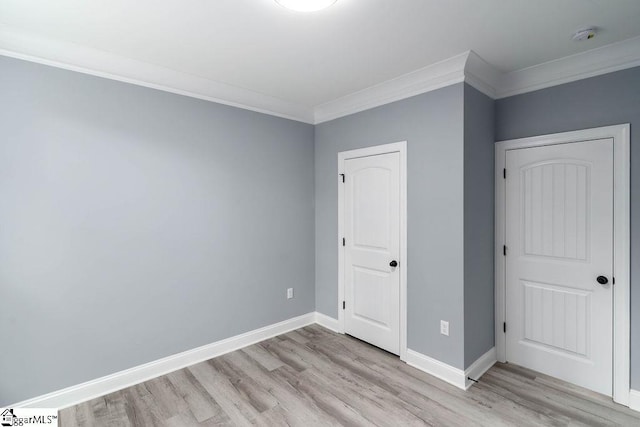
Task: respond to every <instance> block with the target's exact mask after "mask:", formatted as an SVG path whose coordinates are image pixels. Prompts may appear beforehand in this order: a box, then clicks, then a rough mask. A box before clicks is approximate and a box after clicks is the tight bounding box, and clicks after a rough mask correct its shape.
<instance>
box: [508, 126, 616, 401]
mask: <svg viewBox="0 0 640 427" xmlns="http://www.w3.org/2000/svg"><path fill="white" fill-rule="evenodd" d="M506 163H507V164H506V168H507V182H506V189H507V190H506V197H507V205H506V209H507V212H506V218H507V224H506V233H507V234H506V236H507V242H506V244H507V259H506V266H507V267H506V292H507V295H506V343H507V349H506V350H507V360H508V361H509V362H512V363H515V364H518V365H521V366H525V367H528V368H531V369H534V370H536V371H539V372H542V373H544V374H548V375H551V376H554V377H557V378H560V379H562V380H565V381H568V382H571V383H573V384H576V385H579V386H582V387H586V388H588V389H591V390H594V391H597V392H599V393H603V394H606V395H608V396H611V395H612V375H613V374H612V371H613V364H612V352H613V345H612V342H613V339H612V338H613V330H612V325H613V319H612V315H613V284H612V280H613V278H612V277H611V275H612V271H613V139H601V140H594V141H586V142H576V143H570V144H560V145H551V146H544V147H537V148H526V149H520V150H511V151H508V152H507V155H506ZM599 281H601V282H603V283H599ZM605 281H606V282H607V283H604V282H605Z"/></svg>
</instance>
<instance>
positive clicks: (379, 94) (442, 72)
mask: <svg viewBox="0 0 640 427" xmlns="http://www.w3.org/2000/svg"><path fill="white" fill-rule="evenodd" d="M468 56H469V52H465V53H462V54H460V55H456V56H454V57H452V58H449V59H446V60H444V61H440V62H437V63H435V64H432V65H429V66H427V67H424V68H421V69H419V70H416V71H413V72H410V73H407V74H404V75H402V76H399V77H396V78H394V79H391V80H387V81H385V82H382V83H379V84H377V85H374V86H370V87H368V88H366V89H363V90H360V91H358V92H355V93H352V94H349V95H346V96H343V97H341V98H338V99H335V100H333V101H329V102H326V103H324V104H321V105H318V106H317V107H316V108H315V123H316V124H318V123H323V122H327V121H329V120H333V119H337V118H339V117H343V116H348V115H350V114H354V113H358V112H360V111H364V110H369V109H371V108H375V107H379V106H381V105H385V104H389V103H391V102H394V101H399V100H401V99H406V98H410V97H412V96H415V95H419V94H421V93H425V92H430V91H432V90H436V89H440V88H442V87H445V86H450V85H452V84H455V83H460V82H463V81H464V68H465V64H466V62H467V57H468Z"/></svg>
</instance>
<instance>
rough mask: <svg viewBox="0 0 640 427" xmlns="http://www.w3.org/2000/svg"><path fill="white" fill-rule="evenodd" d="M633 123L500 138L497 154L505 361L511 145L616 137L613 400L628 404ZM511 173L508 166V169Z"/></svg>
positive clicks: (500, 348)
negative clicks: (507, 177)
mask: <svg viewBox="0 0 640 427" xmlns="http://www.w3.org/2000/svg"><path fill="white" fill-rule="evenodd" d="M629 135H630V126H629V124H623V125H617V126H607V127H601V128H594V129H585V130H579V131H575V132H564V133H557V134H551V135H543V136H535V137H531V138H522V139H513V140H509V141H500V142H496V145H495V154H496V163H495V166H496V167H495V184H496V195H495V197H496V199H495V201H496V206H495V209H496V212H495V310H496V317H495V321H496V330H495V337H496V350H497V358H498V361H500V362H506V335H505V333H504V331H503V322H504V321H505V314H506V306H505V304H506V283H505V280H506V279H505V273H506V260H505V257H504V254H503V245H504V244H505V238H506V183H505V180H504V176H503V173H504V172H503V170H504V168H505V167H506V156H507V151H509V150H518V149H522V148H531V147H541V146H545V145H556V144H566V143H571V142H581V141H590V140H595V139H603V138H613V223H614V224H613V277H614V278H615V285H614V286H613V400H614V401H615V402H617V403H620V404H622V405H625V406H629V365H630V359H631V354H630V295H629V292H630V263H631V258H630V196H631V193H630V154H629V146H630V140H629ZM507 173H509V171H507Z"/></svg>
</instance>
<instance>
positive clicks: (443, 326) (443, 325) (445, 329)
mask: <svg viewBox="0 0 640 427" xmlns="http://www.w3.org/2000/svg"><path fill="white" fill-rule="evenodd" d="M440 333H441V334H442V335H446V336H449V322H445V321H444V320H441V321H440Z"/></svg>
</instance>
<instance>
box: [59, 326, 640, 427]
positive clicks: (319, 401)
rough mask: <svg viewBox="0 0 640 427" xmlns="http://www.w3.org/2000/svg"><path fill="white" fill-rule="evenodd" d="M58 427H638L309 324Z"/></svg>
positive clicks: (625, 414) (125, 393)
mask: <svg viewBox="0 0 640 427" xmlns="http://www.w3.org/2000/svg"><path fill="white" fill-rule="evenodd" d="M60 423H61V425H62V426H65V427H66V426H69V427H71V426H171V427H172V426H176V427H189V426H216V425H233V426H250V425H261V426H286V425H291V426H315V425H322V426H325V425H326V426H340V425H345V426H347V425H348V426H392V427H398V426H423V425H432V426H492V427H494V426H496V427H497V426H587V425H588V426H610V425H621V426H640V413H637V412H633V411H631V410H629V409H628V408H625V407H623V406H620V405H616V404H614V403H613V402H612V401H611V399H609V398H607V397H605V396H601V395H599V394H597V393H593V392H590V391H587V390H584V389H581V388H579V387H575V386H572V385H569V384H566V383H563V382H562V381H559V380H555V379H553V378H550V377H547V376H544V375H540V374H537V373H535V372H532V371H530V370H527V369H524V368H520V367H517V366H513V365H508V364H498V365H496V366H494V367H493V368H492V369H491V370H490V371H489V372H487V373H486V374H485V375H484V376H483V377H482V379H481V380H480V382H479V383H478V384H476V385H475V386H473V387H472V388H471V389H470V390H469V391H467V392H465V391H462V390H459V389H457V388H455V387H453V386H451V385H449V384H447V383H445V382H443V381H440V380H438V379H436V378H434V377H432V376H430V375H427V374H425V373H423V372H421V371H419V370H417V369H414V368H411V367H409V366H407V365H406V364H404V363H402V362H400V360H399V359H398V358H397V357H395V356H393V355H390V354H389V353H386V352H384V351H382V350H380V349H378V348H376V347H373V346H370V345H368V344H366V343H363V342H361V341H359V340H356V339H354V338H351V337H349V336H343V335H339V334H335V333H333V332H330V331H328V330H326V329H324V328H322V327H320V326H317V325H313V326H308V327H306V328H302V329H299V330H297V331H293V332H290V333H288V334H285V335H281V336H279V337H276V338H272V339H270V340H267V341H263V342H261V343H259V344H256V345H253V346H251V347H247V348H245V349H242V350H238V351H235V352H233V353H229V354H227V355H224V356H221V357H218V358H215V359H212V360H209V361H207V362H203V363H200V364H197V365H194V366H191V367H189V368H186V369H182V370H180V371H176V372H173V373H171V374H168V375H165V376H162V377H159V378H155V379H153V380H150V381H147V382H145V383H142V384H138V385H136V386H133V387H130V388H127V389H124V390H121V391H118V392H115V393H112V394H109V395H107V396H104V397H101V398H98V399H94V400H91V401H88V402H85V403H82V404H80V405H77V406H74V407H71V408H68V409H65V410H63V411H61V412H60Z"/></svg>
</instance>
